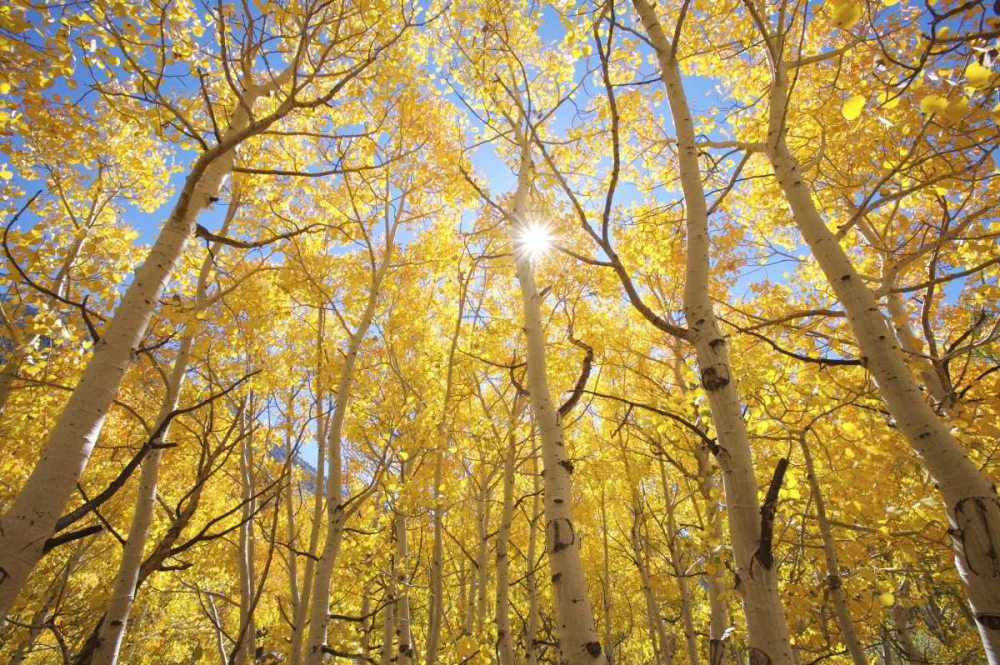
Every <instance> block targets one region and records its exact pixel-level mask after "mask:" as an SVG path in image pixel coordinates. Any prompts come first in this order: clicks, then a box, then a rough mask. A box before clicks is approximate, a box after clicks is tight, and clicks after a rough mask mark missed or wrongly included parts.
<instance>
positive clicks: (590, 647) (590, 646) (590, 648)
mask: <svg viewBox="0 0 1000 665" xmlns="http://www.w3.org/2000/svg"><path fill="white" fill-rule="evenodd" d="M587 653H589V654H590V657H591V658H597V657H598V656H600V655H601V643H600V642H587Z"/></svg>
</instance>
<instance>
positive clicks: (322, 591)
mask: <svg viewBox="0 0 1000 665" xmlns="http://www.w3.org/2000/svg"><path fill="white" fill-rule="evenodd" d="M400 205H402V204H400ZM397 218H398V216H397ZM395 231H396V226H395V224H393V225H392V226H391V227H390V228H389V229H387V235H386V241H385V242H386V246H385V253H384V254H383V256H382V259H381V263H380V264H379V266H378V268H376V270H375V272H374V274H373V275H372V282H371V289H370V291H369V293H368V303H367V304H366V306H365V310H364V312H363V313H362V315H361V320H360V321H359V322H358V327H357V329H355V331H354V333H353V334H352V335H351V336H350V340H349V342H348V347H347V354H346V356H345V358H344V364H343V366H342V368H341V370H340V379H339V381H338V384H337V406H336V408H335V409H334V411H333V417H332V419H331V421H330V431H329V436H328V439H327V454H328V459H327V467H328V468H327V477H328V478H329V482H328V483H327V487H326V490H327V499H326V515H327V531H326V543H325V544H324V546H323V553H322V555H321V556H320V558H319V563H318V564H317V565H316V573H315V576H314V581H313V584H312V594H313V601H312V609H311V612H310V619H309V637H308V641H307V649H306V655H305V659H304V663H305V665H320V663H322V661H323V647H324V646H325V645H326V630H327V626H328V625H329V623H330V580H331V579H332V577H333V566H334V564H335V563H336V560H337V555H338V554H339V553H340V545H341V543H342V542H343V537H344V525H345V523H346V521H347V511H346V510H345V507H344V505H343V502H344V497H343V487H342V482H343V480H342V474H343V470H342V461H341V444H342V434H343V430H344V421H345V419H346V417H347V406H348V403H349V402H350V398H351V391H352V388H353V385H354V367H355V365H356V363H357V360H358V353H359V352H360V350H361V343H362V342H363V341H364V338H365V335H367V334H368V328H369V326H371V323H372V319H373V318H374V316H375V307H376V305H377V304H378V297H379V290H380V288H381V286H382V280H383V279H384V278H385V275H386V273H387V272H388V270H389V264H390V260H391V258H392V255H393V247H394V235H395ZM316 491H318V492H319V491H322V489H321V488H317V490H316Z"/></svg>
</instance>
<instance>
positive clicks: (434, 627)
mask: <svg viewBox="0 0 1000 665" xmlns="http://www.w3.org/2000/svg"><path fill="white" fill-rule="evenodd" d="M459 282H460V292H459V298H458V316H457V317H456V319H455V328H454V330H453V331H452V336H451V343H450V345H449V346H448V371H447V375H446V376H445V384H444V386H445V387H444V399H443V400H442V404H441V419H440V420H439V421H438V426H437V433H438V442H437V450H435V451H434V542H433V544H432V546H431V571H430V607H429V608H428V610H427V614H428V618H427V665H436V663H437V656H438V648H439V646H438V645H439V642H440V639H441V618H442V614H443V613H444V513H445V506H444V501H443V497H442V493H441V483H442V477H441V469H442V466H443V464H444V451H443V450H442V448H444V447H447V445H448V443H449V441H450V436H449V434H448V414H449V413H450V407H451V391H452V384H453V382H454V376H455V353H456V351H457V349H458V338H459V335H460V334H461V331H462V315H463V314H464V313H465V294H466V282H464V281H462V275H461V274H459Z"/></svg>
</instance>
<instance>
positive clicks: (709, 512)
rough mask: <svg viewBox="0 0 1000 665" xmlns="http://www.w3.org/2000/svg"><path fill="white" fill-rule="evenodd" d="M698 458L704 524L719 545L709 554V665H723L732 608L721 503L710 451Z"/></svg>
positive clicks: (703, 451)
mask: <svg viewBox="0 0 1000 665" xmlns="http://www.w3.org/2000/svg"><path fill="white" fill-rule="evenodd" d="M695 457H696V459H697V461H698V493H699V494H701V497H702V500H703V501H704V502H705V521H706V523H707V524H708V529H709V534H710V539H711V542H713V543H718V544H717V545H716V546H715V547H713V548H711V549H710V550H709V551H708V552H706V571H705V578H706V581H707V583H708V608H709V609H708V612H709V624H708V639H709V642H708V663H709V665H723V663H725V661H726V641H725V636H726V631H727V630H729V605H728V603H726V598H725V590H726V573H725V571H726V568H725V565H724V564H723V555H722V552H723V550H724V548H723V546H722V543H723V540H724V539H723V535H722V516H721V515H720V514H719V499H718V497H717V496H716V494H715V491H716V489H717V487H718V483H717V481H716V480H715V474H713V473H712V463H711V461H710V460H709V452H708V449H707V448H705V447H704V446H700V447H699V448H698V449H697V450H696V452H695Z"/></svg>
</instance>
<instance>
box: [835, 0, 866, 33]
mask: <svg viewBox="0 0 1000 665" xmlns="http://www.w3.org/2000/svg"><path fill="white" fill-rule="evenodd" d="M860 19H861V7H860V6H858V5H857V4H855V3H854V2H851V0H848V1H847V2H838V3H837V4H835V5H834V6H833V24H834V25H835V26H837V27H838V28H840V29H841V30H850V29H851V28H852V27H854V24H855V23H857V22H858V21H859V20H860Z"/></svg>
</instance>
